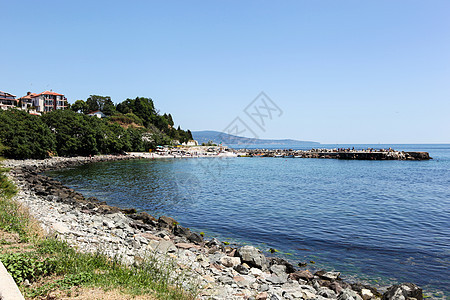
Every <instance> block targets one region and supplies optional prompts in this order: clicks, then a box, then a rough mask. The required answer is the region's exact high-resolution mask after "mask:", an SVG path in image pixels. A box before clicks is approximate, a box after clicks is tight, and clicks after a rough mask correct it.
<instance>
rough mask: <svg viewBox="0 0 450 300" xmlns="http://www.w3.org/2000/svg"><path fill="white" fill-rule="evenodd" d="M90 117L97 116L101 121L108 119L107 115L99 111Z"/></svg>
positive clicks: (92, 113)
mask: <svg viewBox="0 0 450 300" xmlns="http://www.w3.org/2000/svg"><path fill="white" fill-rule="evenodd" d="M88 116H96V117H97V118H100V119H101V118H106V115H105V114H104V113H102V112H101V111H99V110H97V111H93V112H91V113H89V114H88Z"/></svg>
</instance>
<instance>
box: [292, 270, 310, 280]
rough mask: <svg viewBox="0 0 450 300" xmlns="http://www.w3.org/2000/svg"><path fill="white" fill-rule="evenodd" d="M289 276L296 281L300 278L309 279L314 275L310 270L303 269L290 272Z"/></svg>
mask: <svg viewBox="0 0 450 300" xmlns="http://www.w3.org/2000/svg"><path fill="white" fill-rule="evenodd" d="M289 277H290V278H291V279H292V280H295V281H298V280H299V279H303V280H306V281H309V280H311V279H313V278H314V275H313V274H311V272H310V271H309V270H301V271H297V272H294V273H291V274H289Z"/></svg>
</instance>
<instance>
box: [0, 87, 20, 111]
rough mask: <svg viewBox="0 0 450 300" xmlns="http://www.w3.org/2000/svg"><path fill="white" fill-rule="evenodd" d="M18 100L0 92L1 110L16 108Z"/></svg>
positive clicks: (11, 95)
mask: <svg viewBox="0 0 450 300" xmlns="http://www.w3.org/2000/svg"><path fill="white" fill-rule="evenodd" d="M17 103H19V100H17V99H16V96H14V95H13V94H10V93H6V92H2V91H0V108H1V109H5V110H6V109H9V108H13V107H16V106H17Z"/></svg>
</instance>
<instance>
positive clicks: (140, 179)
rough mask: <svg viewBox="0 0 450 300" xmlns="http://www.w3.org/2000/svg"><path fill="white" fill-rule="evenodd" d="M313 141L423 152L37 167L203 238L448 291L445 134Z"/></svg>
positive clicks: (383, 281) (311, 265) (382, 283)
mask: <svg viewBox="0 0 450 300" xmlns="http://www.w3.org/2000/svg"><path fill="white" fill-rule="evenodd" d="M314 147H316V148H353V147H355V148H356V149H366V148H369V147H370V148H376V149H380V148H385V149H387V148H389V147H391V148H393V149H395V150H404V151H426V152H429V153H430V156H431V157H433V159H432V160H429V161H361V160H336V159H313V158H268V157H267V158H263V157H253V158H251V157H241V158H183V159H156V160H131V161H118V162H102V163H96V164H91V165H84V166H79V167H75V168H68V169H62V170H56V171H51V172H47V175H49V176H52V177H54V178H56V179H58V180H60V181H61V182H63V183H64V184H66V185H67V186H69V187H71V188H74V189H76V190H77V191H79V192H81V193H82V194H84V195H85V196H95V197H97V198H98V199H99V200H102V201H106V202H107V203H108V204H110V205H113V206H118V207H121V208H131V207H133V208H136V209H138V210H139V211H146V212H148V213H150V214H152V215H155V216H161V215H167V216H171V217H173V218H175V219H176V220H177V221H178V222H179V223H180V224H181V225H183V226H185V227H189V228H190V229H191V230H194V231H197V232H203V233H204V234H205V237H206V238H211V237H217V238H219V239H221V240H223V241H228V242H229V243H230V244H232V245H236V246H240V245H245V244H250V245H254V246H256V247H259V248H260V249H261V250H262V251H264V252H265V253H266V254H267V255H277V256H281V257H283V258H285V259H287V260H289V261H290V262H292V263H293V264H295V265H297V264H298V263H303V264H305V263H306V264H307V266H306V267H303V268H307V269H310V270H313V271H315V270H322V269H323V270H327V271H339V272H341V277H342V278H344V279H345V280H348V281H350V282H355V281H357V282H363V283H366V284H370V285H373V286H376V287H378V288H380V289H381V290H383V289H384V288H386V287H387V286H389V285H392V284H395V283H402V282H413V283H416V284H418V285H419V286H420V287H422V288H423V290H424V294H425V295H426V296H427V297H429V298H432V299H447V298H450V144H416V145H413V144H407V145H393V144H389V145H380V144H375V145H353V144H352V145H318V146H314ZM257 148H275V149H278V148H283V149H289V148H292V149H309V148H310V146H309V148H308V147H302V146H295V145H282V146H279V145H258V146H257ZM270 251H272V252H274V251H275V253H273V254H270V253H269V252H270Z"/></svg>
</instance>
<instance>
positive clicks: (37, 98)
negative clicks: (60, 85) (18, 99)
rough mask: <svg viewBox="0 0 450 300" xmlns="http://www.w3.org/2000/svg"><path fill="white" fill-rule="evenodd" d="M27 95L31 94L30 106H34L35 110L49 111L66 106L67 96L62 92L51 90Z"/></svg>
mask: <svg viewBox="0 0 450 300" xmlns="http://www.w3.org/2000/svg"><path fill="white" fill-rule="evenodd" d="M27 96H31V99H32V106H34V107H35V108H36V111H37V112H49V111H52V110H57V109H65V108H67V98H66V97H64V95H63V94H58V93H55V92H53V91H51V90H50V91H45V92H42V93H40V94H32V93H29V94H27ZM27 96H25V97H27ZM22 98H24V97H22Z"/></svg>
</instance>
